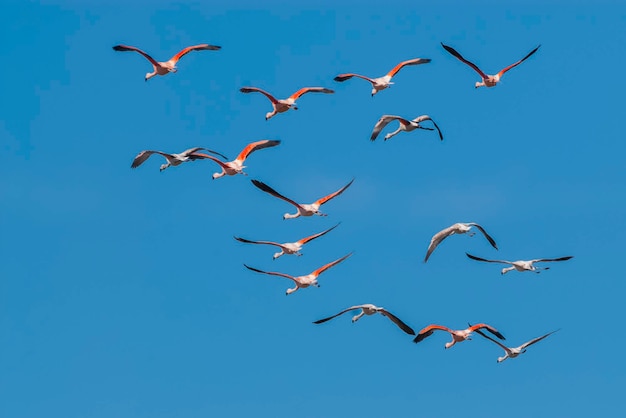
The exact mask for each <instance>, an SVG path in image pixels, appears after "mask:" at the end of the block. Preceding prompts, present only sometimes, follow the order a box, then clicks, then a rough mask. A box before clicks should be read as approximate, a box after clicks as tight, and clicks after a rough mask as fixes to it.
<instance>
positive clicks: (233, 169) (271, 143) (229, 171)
mask: <svg viewBox="0 0 626 418" xmlns="http://www.w3.org/2000/svg"><path fill="white" fill-rule="evenodd" d="M278 144H280V141H279V140H273V139H263V140H261V141H256V142H252V143H251V144H248V145H247V146H246V147H245V148H244V149H243V150H242V151H241V152H240V153H239V155H238V156H237V158H235V159H234V160H233V161H228V162H223V161H220V160H219V159H217V158H215V157H213V156H211V155H207V154H201V153H198V154H197V155H199V156H201V157H202V158H207V159H209V160H213V161H215V162H216V163H218V164H219V165H220V167H222V172H221V173H213V180H215V179H217V178H220V177H222V176H226V175H228V176H234V175H235V174H243V175H244V176H247V174H246V173H244V172H243V169H244V168H246V166H245V165H243V163H244V161H245V160H246V158H248V155H250V154H252V153H253V152H254V151H257V150H260V149H263V148H269V147H275V146H276V145H278Z"/></svg>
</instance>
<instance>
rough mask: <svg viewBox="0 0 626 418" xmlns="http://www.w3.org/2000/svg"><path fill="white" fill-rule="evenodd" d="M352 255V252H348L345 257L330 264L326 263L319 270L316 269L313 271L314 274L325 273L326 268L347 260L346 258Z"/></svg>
mask: <svg viewBox="0 0 626 418" xmlns="http://www.w3.org/2000/svg"><path fill="white" fill-rule="evenodd" d="M351 255H352V253H349V254H346V255H344V256H343V257H341V258H339V259H337V260H335V261H331V262H330V263H328V264H324V265H323V266H322V267H320V268H318V269H317V270H315V271H314V272H313V273H311V274H312V275H314V276H316V277H317V276H319V275H320V274H322V273H324V272H325V271H326V270H328V269H329V268H331V267H333V266H335V265H337V264H339V263H341V262H342V261H343V260H345V259H346V258H348V257H350V256H351Z"/></svg>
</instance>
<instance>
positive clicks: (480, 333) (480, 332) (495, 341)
mask: <svg viewBox="0 0 626 418" xmlns="http://www.w3.org/2000/svg"><path fill="white" fill-rule="evenodd" d="M474 332H476V333H477V334H479V335H481V336H483V337H485V338H486V339H488V340H490V341H493V342H494V343H496V344H498V345H499V346H500V347H502V349H503V350H504V351H506V352H507V353H508V352H510V351H511V349H510V348H509V347H507V346H506V345H504V344H502V343H501V342H500V341H498V340H496V339H493V338H491V337H490V336H488V335H487V334H485V333H484V332H482V331H481V330H479V329H477V330H474Z"/></svg>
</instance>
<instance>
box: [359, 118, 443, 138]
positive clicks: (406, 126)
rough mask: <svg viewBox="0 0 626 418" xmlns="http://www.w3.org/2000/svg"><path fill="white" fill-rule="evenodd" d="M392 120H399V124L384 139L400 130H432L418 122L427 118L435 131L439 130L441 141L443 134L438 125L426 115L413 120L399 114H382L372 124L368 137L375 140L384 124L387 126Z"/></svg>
mask: <svg viewBox="0 0 626 418" xmlns="http://www.w3.org/2000/svg"><path fill="white" fill-rule="evenodd" d="M394 120H397V121H398V122H400V126H399V127H398V129H396V130H395V131H393V132H391V133H388V134H387V135H385V141H386V140H388V139H390V138H391V137H393V136H394V135H397V134H399V133H400V132H402V131H405V132H411V131H414V130H415V129H425V130H428V131H433V130H434V129H433V128H427V127H424V126H422V125H420V122H423V121H425V120H429V121H431V122H432V123H433V125H434V126H435V128H436V129H437V132H439V139H440V140H442V141H443V135H442V134H441V130H440V129H439V126H437V124H436V123H435V121H434V120H432V119H431V117H430V116H428V115H422V116H418V117H416V118H415V119H413V120H408V119H404V118H401V117H400V116H394V115H383V116H381V117H380V119H378V122H376V125H374V130H373V131H372V136H371V137H370V140H372V141H374V140H376V138H377V137H378V134H380V131H382V130H383V129H385V126H387V124H388V123H389V122H391V121H394Z"/></svg>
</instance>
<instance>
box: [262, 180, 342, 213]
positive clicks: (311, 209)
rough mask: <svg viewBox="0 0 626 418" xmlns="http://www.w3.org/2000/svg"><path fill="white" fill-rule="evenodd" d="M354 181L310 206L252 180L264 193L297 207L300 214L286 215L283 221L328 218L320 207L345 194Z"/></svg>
mask: <svg viewBox="0 0 626 418" xmlns="http://www.w3.org/2000/svg"><path fill="white" fill-rule="evenodd" d="M353 181H354V179H352V180H350V183H348V184H346V185H345V186H343V187H342V188H341V189H339V190H337V191H336V192H334V193H331V194H329V195H327V196H324V197H322V198H319V199H317V200H316V201H315V202H313V203H310V204H300V203H296V202H294V201H293V200H291V199H289V198H287V197H285V196H283V195H281V194H280V193H278V192H277V191H276V190H274V189H272V188H271V187H270V186H268V185H267V184H265V183H263V182H262V181H259V180H252V184H254V185H255V186H256V187H258V188H259V189H261V190H263V191H264V192H266V193H269V194H271V195H272V196H274V197H277V198H279V199H282V200H284V201H285V202H289V203H291V204H292V205H294V206H295V207H296V209H298V212H296V213H294V214H290V213H285V214H284V215H283V219H292V218H297V217H299V216H313V215H319V216H326V214H325V213H322V212H320V210H319V209H320V206H322V205H323V204H324V203H326V202H328V201H329V200H330V199H332V198H334V197H337V196H339V195H340V194H341V193H343V192H344V190H346V189H347V188H348V187H350V185H351V184H352V182H353Z"/></svg>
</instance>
